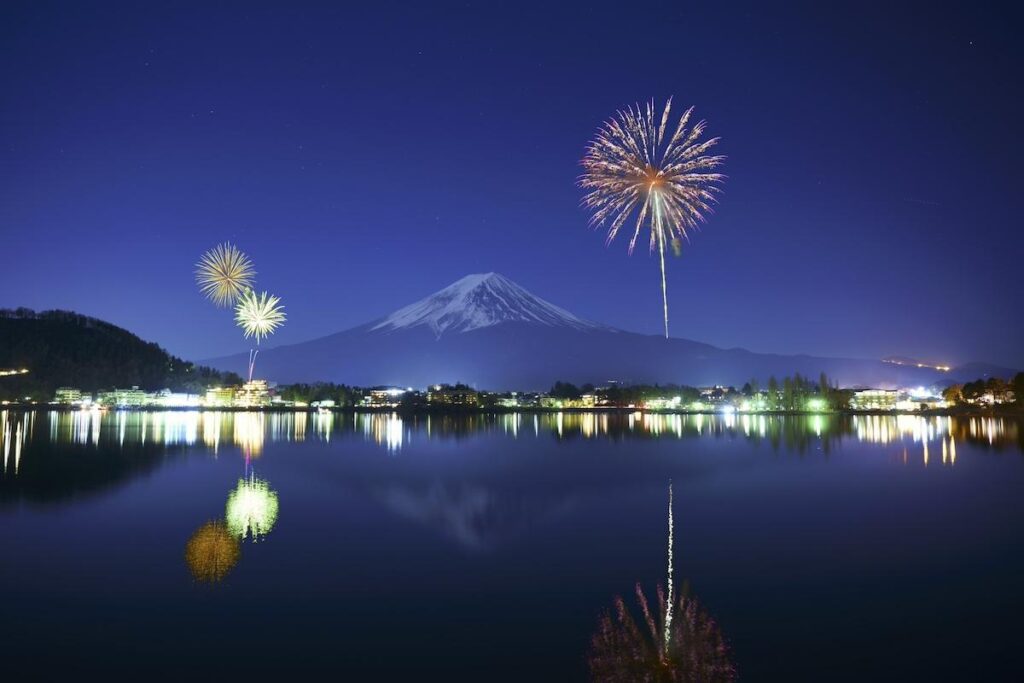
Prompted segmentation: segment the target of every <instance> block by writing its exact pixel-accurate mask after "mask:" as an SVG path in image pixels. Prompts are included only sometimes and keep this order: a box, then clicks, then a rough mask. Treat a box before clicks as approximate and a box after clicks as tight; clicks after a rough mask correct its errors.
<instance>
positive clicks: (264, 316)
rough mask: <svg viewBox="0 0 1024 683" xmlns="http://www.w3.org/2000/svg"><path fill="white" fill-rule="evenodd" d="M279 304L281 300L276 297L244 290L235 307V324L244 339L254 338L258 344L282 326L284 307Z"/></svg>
mask: <svg viewBox="0 0 1024 683" xmlns="http://www.w3.org/2000/svg"><path fill="white" fill-rule="evenodd" d="M280 304H281V299H280V298H278V297H276V296H271V295H269V294H267V293H266V292H263V293H262V294H257V293H256V292H255V291H253V290H251V289H248V290H246V291H245V293H244V294H242V296H241V298H240V299H239V300H238V303H237V304H236V305H235V322H236V323H237V324H238V326H239V327H241V328H242V331H243V332H244V333H245V338H246V339H248V338H249V337H255V339H256V343H257V344H259V343H260V340H261V339H266V338H267V337H268V336H270V335H271V334H272V333H273V332H274V331H275V330H276V329H277V328H278V327H280V326H281V325H283V324H284V321H285V315H284V307H283V306H281V305H280Z"/></svg>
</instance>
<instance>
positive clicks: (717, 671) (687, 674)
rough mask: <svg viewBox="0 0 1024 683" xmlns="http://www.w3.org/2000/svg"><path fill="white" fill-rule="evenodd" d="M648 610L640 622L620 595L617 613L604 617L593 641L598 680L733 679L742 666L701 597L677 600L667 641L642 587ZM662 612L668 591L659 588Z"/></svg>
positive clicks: (726, 682)
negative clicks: (734, 660)
mask: <svg viewBox="0 0 1024 683" xmlns="http://www.w3.org/2000/svg"><path fill="white" fill-rule="evenodd" d="M636 596H637V602H638V603H639V606H640V611H641V613H642V614H643V624H642V625H638V624H637V622H636V620H635V619H634V618H633V615H632V614H631V613H630V611H629V609H628V608H627V607H626V603H625V601H624V600H623V599H622V598H621V597H617V598H615V608H614V611H612V612H606V613H605V614H604V615H602V617H601V620H600V622H599V624H598V630H597V633H595V634H594V637H593V639H592V640H591V651H590V657H589V664H590V672H591V676H592V677H593V680H595V681H652V682H653V681H685V682H687V683H689V682H693V683H696V682H698V681H699V682H700V683H731V682H732V681H735V680H736V667H735V666H733V664H732V662H731V660H730V658H729V648H728V646H727V645H726V643H725V639H724V638H723V637H722V632H721V630H720V629H719V628H718V624H717V623H716V622H715V620H714V619H712V618H711V617H710V616H709V615H708V613H707V612H705V611H704V609H703V608H702V607H701V606H700V604H699V603H698V602H697V600H696V599H695V598H692V597H690V596H688V595H686V594H685V593H684V594H683V595H680V597H679V600H678V601H676V603H675V615H676V616H675V620H674V622H673V628H672V631H671V636H670V638H669V639H668V640H667V641H666V640H665V638H664V631H663V629H661V628H659V627H658V624H657V622H656V616H655V615H654V614H652V613H651V609H650V605H649V603H648V601H647V597H646V596H645V595H644V592H643V589H641V588H640V585H639V584H637V586H636ZM658 601H659V603H660V605H661V609H662V615H664V613H665V600H664V594H663V593H662V591H661V589H660V587H659V589H658Z"/></svg>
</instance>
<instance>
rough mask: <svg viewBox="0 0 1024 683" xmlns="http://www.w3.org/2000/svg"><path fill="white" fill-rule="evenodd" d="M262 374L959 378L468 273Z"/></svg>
mask: <svg viewBox="0 0 1024 683" xmlns="http://www.w3.org/2000/svg"><path fill="white" fill-rule="evenodd" d="M247 361H248V358H247V355H246V354H238V355H234V356H227V357H223V358H215V359H212V360H210V361H206V362H207V363H208V364H210V365H213V366H214V367H217V368H220V369H224V370H233V371H235V372H239V373H242V372H243V371H244V370H245V368H246V365H247ZM257 371H258V373H259V375H260V376H261V377H265V378H267V379H269V380H271V381H277V382H282V383H286V382H316V381H332V382H344V383H346V384H354V385H359V386H375V385H393V386H412V387H423V386H427V385H429V384H434V383H444V382H465V383H467V384H470V385H472V386H476V387H478V388H485V389H521V390H539V389H546V388H548V387H550V386H551V384H552V383H553V382H554V381H555V380H559V379H561V380H566V381H570V382H576V383H585V382H591V383H594V384H601V383H604V382H607V381H608V380H618V381H621V382H626V383H656V382H657V383H662V384H665V383H670V382H673V383H678V384H689V385H701V386H704V385H714V384H724V385H735V386H739V385H741V384H743V383H744V382H746V381H748V380H750V379H752V378H757V379H758V380H759V381H760V382H761V383H762V384H763V383H764V382H765V381H767V379H768V377H769V376H771V375H775V376H776V377H779V378H781V377H784V376H786V375H792V374H793V373H796V372H799V373H801V374H803V375H805V376H809V377H814V378H816V377H817V376H818V374H819V373H821V372H825V373H826V374H828V375H829V377H831V378H833V379H834V380H835V381H838V382H839V383H840V384H841V385H843V386H853V385H871V386H879V387H889V386H908V385H919V384H925V385H927V384H932V383H934V382H937V381H943V380H945V381H950V380H952V379H959V378H958V377H957V373H956V370H955V369H954V370H953V371H952V372H948V373H942V372H939V371H937V370H932V369H930V368H919V367H913V366H908V365H896V364H892V363H884V362H882V361H877V360H858V359H844V358H816V357H812V356H803V355H801V356H784V355H775V354H758V353H752V352H750V351H747V350H745V349H720V348H717V347H714V346H711V345H709V344H703V343H700V342H695V341H690V340H687V339H676V338H673V339H665V338H663V337H661V336H653V335H644V334H637V333H633V332H626V331H623V330H618V329H615V328H612V327H609V326H606V325H602V324H599V323H596V322H592V321H589V320H584V319H583V318H579V317H577V316H575V315H573V314H572V313H570V312H568V311H567V310H565V309H563V308H560V307H558V306H556V305H554V304H552V303H549V302H547V301H545V300H544V299H541V298H540V297H538V296H536V295H534V294H531V293H530V292H528V291H527V290H526V289H524V288H523V287H520V286H519V285H518V284H516V283H515V282H512V281H511V280H509V279H508V278H506V277H504V276H503V275H499V274H498V273H484V274H476V275H467V276H466V277H464V278H462V279H461V280H458V281H457V282H455V283H453V284H451V285H449V286H448V287H445V288H444V289H442V290H440V291H438V292H436V293H434V294H432V295H430V296H428V297H427V298H425V299H422V300H420V301H417V302H416V303H413V304H411V305H409V306H406V307H404V308H400V309H399V310H397V311H395V312H394V313H391V314H390V315H388V316H385V317H383V318H380V319H378V320H375V321H372V322H369V323H367V324H365V325H361V326H359V327H355V328H352V329H349V330H346V331H344V332H338V333H336V334H332V335H328V336H326V337H321V338H319V339H314V340H311V341H307V342H303V343H299V344H292V345H288V346H279V347H276V348H267V349H263V350H262V351H261V352H260V356H259V360H258V361H257ZM975 378H976V377H969V378H966V379H975Z"/></svg>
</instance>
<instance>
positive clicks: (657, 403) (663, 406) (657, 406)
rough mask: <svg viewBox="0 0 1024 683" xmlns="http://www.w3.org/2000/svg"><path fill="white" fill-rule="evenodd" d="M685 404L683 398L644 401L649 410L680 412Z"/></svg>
mask: <svg viewBox="0 0 1024 683" xmlns="http://www.w3.org/2000/svg"><path fill="white" fill-rule="evenodd" d="M682 403H683V397H682V396H674V397H672V398H649V399H647V400H646V401H644V408H645V409H647V410H678V409H679V408H680V406H681V405H682Z"/></svg>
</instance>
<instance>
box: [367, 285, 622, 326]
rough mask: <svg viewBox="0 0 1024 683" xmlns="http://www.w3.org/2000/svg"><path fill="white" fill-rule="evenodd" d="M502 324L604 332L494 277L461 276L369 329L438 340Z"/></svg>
mask: <svg viewBox="0 0 1024 683" xmlns="http://www.w3.org/2000/svg"><path fill="white" fill-rule="evenodd" d="M507 322H521V323H530V324H534V325H546V326H549V327H571V328H573V329H576V330H590V329H605V330H606V329H608V328H606V327H604V326H603V325H598V324H597V323H592V322H590V321H587V320H583V319H581V318H577V317H576V316H574V315H573V314H572V313H569V312H568V311H566V310H564V309H562V308H559V307H558V306H555V305H554V304H552V303H548V302H547V301H544V300H543V299H541V298H540V297H538V296H534V295H533V294H531V293H530V292H528V291H526V290H525V289H523V288H522V287H520V286H519V285H517V284H516V283H514V282H512V281H511V280H509V279H508V278H507V277H505V276H504V275H500V274H498V273H477V274H475V275H467V276H466V277H464V278H462V279H461V280H458V281H457V282H454V283H453V284H451V285H448V286H447V287H445V288H444V289H442V290H441V291H439V292H435V293H434V294H431V295H430V296H428V297H427V298H426V299H422V300H420V301H417V302H416V303H414V304H411V305H409V306H406V307H405V308H400V309H399V310H397V311H395V312H394V313H392V314H391V315H389V316H387V317H386V318H384V319H383V320H381V321H379V322H377V323H376V324H375V325H373V326H372V328H371V329H374V330H387V331H390V330H404V329H409V328H413V327H419V326H426V327H429V328H430V329H431V330H432V331H433V333H434V334H435V335H436V336H437V337H440V336H441V335H442V334H444V333H445V332H468V331H470V330H476V329H480V328H482V327H491V326H492V325H498V324H500V323H507Z"/></svg>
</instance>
